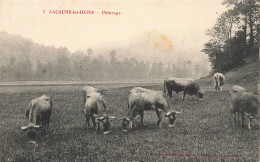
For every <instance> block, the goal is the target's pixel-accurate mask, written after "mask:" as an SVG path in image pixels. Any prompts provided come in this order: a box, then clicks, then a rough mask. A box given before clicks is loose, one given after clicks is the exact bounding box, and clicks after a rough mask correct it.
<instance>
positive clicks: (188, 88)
mask: <svg viewBox="0 0 260 162" xmlns="http://www.w3.org/2000/svg"><path fill="white" fill-rule="evenodd" d="M213 81H214V87H215V90H216V91H222V86H223V84H224V81H225V77H224V75H223V74H221V73H216V74H215V75H214V76H213ZM173 91H174V92H176V93H177V94H178V93H179V92H181V91H183V97H182V100H184V98H185V95H186V94H189V95H190V96H191V97H192V96H193V95H195V96H197V97H198V98H199V100H203V94H204V92H203V90H201V89H200V86H199V85H198V84H197V83H196V82H195V81H194V80H193V79H189V78H167V79H165V80H164V92H162V91H155V90H150V89H146V88H141V87H135V88H133V89H132V90H131V91H130V95H129V97H128V112H127V114H126V116H125V117H123V118H119V120H122V130H123V131H125V132H126V131H128V130H130V129H132V128H133V126H135V124H136V120H137V119H138V118H141V126H143V119H144V111H149V110H152V111H155V112H156V115H157V117H158V121H157V126H158V127H160V123H161V120H162V115H164V116H165V117H167V118H168V120H169V127H173V126H174V121H175V120H176V114H178V113H180V112H178V111H176V110H173V109H172V108H171V106H170V104H169V103H168V101H167V96H169V97H170V98H172V92H173ZM83 93H84V105H85V106H84V112H85V117H86V125H87V127H90V120H91V121H92V125H93V128H94V129H95V130H96V131H98V132H99V131H101V132H103V134H107V133H109V132H110V130H111V124H110V121H111V120H113V119H115V118H116V117H114V116H109V115H108V114H107V111H106V104H105V101H104V98H103V96H102V95H101V93H100V92H99V90H98V89H96V88H93V87H90V86H84V87H83ZM192 99H193V98H192ZM230 106H231V114H232V115H233V116H234V123H235V124H236V123H237V121H238V122H239V116H240V115H241V116H242V126H243V127H244V126H245V125H244V119H245V116H246V117H247V118H248V119H249V123H248V129H251V127H252V126H251V121H252V118H258V108H259V102H258V99H257V97H256V96H255V95H254V94H252V93H250V92H248V91H247V90H246V89H245V88H243V87H240V86H236V85H235V86H233V87H232V90H231V91H230ZM51 111H52V99H51V97H48V96H46V95H43V96H41V97H39V98H36V99H33V100H31V102H30V103H29V106H28V110H27V111H26V117H27V118H28V119H29V124H28V125H27V126H23V127H21V129H22V130H24V131H26V134H27V136H28V137H29V138H31V139H33V138H35V136H36V131H37V130H38V129H42V128H44V129H42V130H45V131H47V130H48V127H49V121H50V116H51ZM239 124H240V123H239Z"/></svg>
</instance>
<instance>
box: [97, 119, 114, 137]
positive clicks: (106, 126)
mask: <svg viewBox="0 0 260 162" xmlns="http://www.w3.org/2000/svg"><path fill="white" fill-rule="evenodd" d="M113 119H116V117H114V116H102V117H100V118H97V121H98V124H99V129H100V130H102V131H103V134H108V133H109V132H110V128H111V126H110V121H111V120H113Z"/></svg>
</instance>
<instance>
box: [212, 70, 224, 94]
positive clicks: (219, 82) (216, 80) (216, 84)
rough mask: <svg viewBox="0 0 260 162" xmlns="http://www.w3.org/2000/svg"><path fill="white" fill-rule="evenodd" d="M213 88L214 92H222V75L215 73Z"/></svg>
mask: <svg viewBox="0 0 260 162" xmlns="http://www.w3.org/2000/svg"><path fill="white" fill-rule="evenodd" d="M213 81H214V87H215V90H216V91H218V92H219V91H222V86H223V85H224V82H225V77H224V75H223V74H222V73H215V74H214V76H213Z"/></svg>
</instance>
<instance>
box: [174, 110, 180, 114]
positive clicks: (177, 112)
mask: <svg viewBox="0 0 260 162" xmlns="http://www.w3.org/2000/svg"><path fill="white" fill-rule="evenodd" d="M173 112H175V113H176V114H180V113H181V112H179V111H173Z"/></svg>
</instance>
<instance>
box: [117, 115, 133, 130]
mask: <svg viewBox="0 0 260 162" xmlns="http://www.w3.org/2000/svg"><path fill="white" fill-rule="evenodd" d="M120 120H122V129H123V131H124V132H127V131H128V130H129V129H132V128H133V121H132V120H130V119H129V118H128V117H124V118H120Z"/></svg>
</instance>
